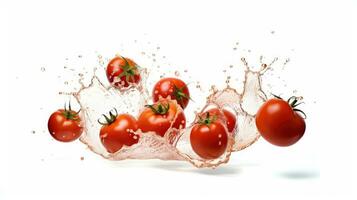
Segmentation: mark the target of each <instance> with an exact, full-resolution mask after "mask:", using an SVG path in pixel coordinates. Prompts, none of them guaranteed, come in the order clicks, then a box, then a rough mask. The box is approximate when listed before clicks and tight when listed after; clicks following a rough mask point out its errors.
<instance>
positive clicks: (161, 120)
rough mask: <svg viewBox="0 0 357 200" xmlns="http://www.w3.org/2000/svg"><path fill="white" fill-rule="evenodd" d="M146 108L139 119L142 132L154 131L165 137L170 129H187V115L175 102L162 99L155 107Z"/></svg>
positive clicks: (148, 106)
mask: <svg viewBox="0 0 357 200" xmlns="http://www.w3.org/2000/svg"><path fill="white" fill-rule="evenodd" d="M146 107H147V108H146V109H145V110H144V111H143V112H142V113H141V114H140V116H139V118H138V126H139V128H140V129H141V131H143V132H148V131H154V132H156V134H158V135H160V136H162V137H163V136H164V135H165V133H166V131H167V130H168V129H169V128H170V127H172V128H176V129H181V128H185V126H186V118H185V115H184V113H183V112H182V111H180V110H179V107H178V105H177V104H176V103H174V102H173V101H171V100H167V99H161V100H159V101H158V102H156V103H155V104H154V105H147V106H146ZM176 115H177V116H176Z"/></svg>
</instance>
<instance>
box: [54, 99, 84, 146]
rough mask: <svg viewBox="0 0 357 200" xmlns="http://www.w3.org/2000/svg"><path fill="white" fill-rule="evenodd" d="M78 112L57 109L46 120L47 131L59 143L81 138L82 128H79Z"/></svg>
mask: <svg viewBox="0 0 357 200" xmlns="http://www.w3.org/2000/svg"><path fill="white" fill-rule="evenodd" d="M78 113H79V111H78V112H75V111H73V110H71V106H69V109H68V110H67V109H66V106H65V108H64V109H59V110H57V111H56V112H54V113H52V115H51V116H50V118H49V120H48V124H47V126H48V131H49V132H50V134H51V136H52V137H53V138H54V139H56V140H58V141H61V142H71V141H73V140H76V139H77V138H79V136H81V134H82V132H83V128H82V127H81V125H80V123H81V119H80V117H79V116H78Z"/></svg>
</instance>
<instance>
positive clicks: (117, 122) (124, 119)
mask: <svg viewBox="0 0 357 200" xmlns="http://www.w3.org/2000/svg"><path fill="white" fill-rule="evenodd" d="M103 116H104V117H105V119H106V122H105V123H102V122H100V121H99V120H98V122H99V123H100V124H102V125H103V126H102V128H101V129H100V134H99V137H100V141H101V142H102V144H103V145H104V147H105V148H106V149H107V151H108V152H109V153H115V152H117V151H119V150H120V149H121V148H122V147H123V145H126V146H131V145H133V144H136V143H138V141H139V135H136V134H135V133H134V132H135V131H136V130H137V129H138V125H137V121H136V119H135V118H134V117H133V116H131V115H129V114H121V115H118V113H116V114H113V113H112V112H111V111H110V112H109V117H107V116H105V115H103Z"/></svg>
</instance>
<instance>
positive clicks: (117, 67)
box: [106, 56, 141, 88]
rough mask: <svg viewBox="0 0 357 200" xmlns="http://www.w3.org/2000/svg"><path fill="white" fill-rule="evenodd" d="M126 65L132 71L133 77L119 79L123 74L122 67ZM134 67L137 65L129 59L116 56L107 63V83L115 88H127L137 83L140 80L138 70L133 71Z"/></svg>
mask: <svg viewBox="0 0 357 200" xmlns="http://www.w3.org/2000/svg"><path fill="white" fill-rule="evenodd" d="M126 65H128V66H129V69H132V72H133V73H134V75H130V76H128V77H127V76H125V75H124V76H122V77H120V78H119V76H120V75H121V74H122V73H124V72H125V70H124V67H125V66H126ZM136 66H137V64H136V63H135V62H134V61H133V60H131V59H130V58H124V57H121V56H116V57H115V58H113V59H112V60H111V61H110V62H109V63H108V66H107V69H106V75H107V78H108V81H109V82H110V84H111V85H113V86H114V87H116V88H125V87H129V85H130V84H137V83H139V81H140V80H141V76H140V73H139V70H138V69H137V68H136V69H135V67H136ZM118 78H119V79H120V80H119V79H118ZM116 79H117V80H116Z"/></svg>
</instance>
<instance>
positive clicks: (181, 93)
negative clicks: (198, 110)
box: [152, 78, 190, 109]
mask: <svg viewBox="0 0 357 200" xmlns="http://www.w3.org/2000/svg"><path fill="white" fill-rule="evenodd" d="M152 96H153V101H154V102H157V101H158V100H159V99H160V98H167V97H168V96H170V97H171V99H175V100H176V101H177V103H178V104H179V105H180V106H181V108H183V109H185V108H186V106H187V104H188V101H189V100H190V92H189V91H188V87H187V85H186V83H184V82H183V81H182V80H180V79H177V78H163V79H161V80H160V81H159V82H157V83H156V84H155V86H154V89H153V91H152Z"/></svg>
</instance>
